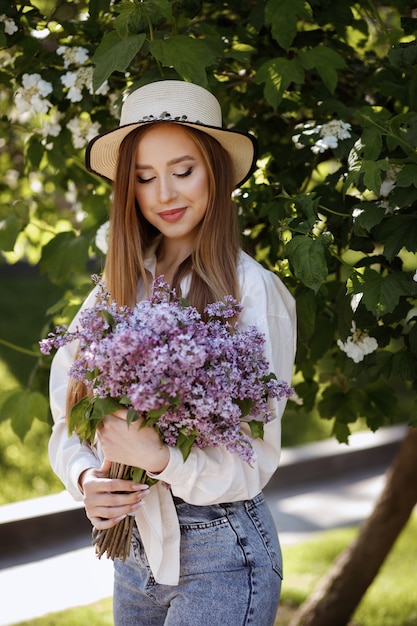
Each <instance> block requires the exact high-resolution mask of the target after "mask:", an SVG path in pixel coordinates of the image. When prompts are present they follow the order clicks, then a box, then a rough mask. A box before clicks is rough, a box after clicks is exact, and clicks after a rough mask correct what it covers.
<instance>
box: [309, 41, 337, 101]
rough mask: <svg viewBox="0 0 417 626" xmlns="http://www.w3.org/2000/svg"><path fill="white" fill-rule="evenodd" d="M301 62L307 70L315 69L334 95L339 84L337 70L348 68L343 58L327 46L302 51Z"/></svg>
mask: <svg viewBox="0 0 417 626" xmlns="http://www.w3.org/2000/svg"><path fill="white" fill-rule="evenodd" d="M300 62H301V64H302V66H303V67H304V68H305V69H306V70H312V69H315V70H316V71H317V72H318V74H319V75H320V77H321V79H322V80H323V83H324V84H325V85H326V87H327V89H328V90H329V91H330V93H334V90H335V89H336V85H337V82H338V73H337V70H340V69H342V68H344V67H346V62H345V60H344V59H343V57H342V56H341V55H340V54H339V53H338V52H336V51H335V50H332V49H331V48H328V47H327V46H318V47H316V48H311V49H310V50H301V51H300Z"/></svg>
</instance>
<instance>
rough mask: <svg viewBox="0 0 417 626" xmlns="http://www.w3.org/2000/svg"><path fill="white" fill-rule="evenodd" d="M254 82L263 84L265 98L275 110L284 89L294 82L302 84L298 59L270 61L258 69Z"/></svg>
mask: <svg viewBox="0 0 417 626" xmlns="http://www.w3.org/2000/svg"><path fill="white" fill-rule="evenodd" d="M255 82H257V83H265V97H266V99H267V100H268V102H269V103H270V104H271V106H272V107H273V108H274V110H277V108H278V106H279V104H280V102H281V100H282V98H283V96H284V93H285V91H286V89H288V87H289V86H290V85H291V84H292V83H294V82H295V83H299V84H301V83H303V82H304V72H303V68H302V66H301V64H300V63H299V61H298V59H285V58H279V59H272V60H270V61H266V62H265V63H264V64H263V65H261V67H260V68H259V69H258V71H257V74H256V77H255Z"/></svg>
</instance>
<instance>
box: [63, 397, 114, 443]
mask: <svg viewBox="0 0 417 626" xmlns="http://www.w3.org/2000/svg"><path fill="white" fill-rule="evenodd" d="M119 409H120V403H119V402H118V401H117V400H114V399H113V398H96V399H95V400H94V401H93V402H92V401H91V399H90V398H89V397H88V396H84V398H81V400H80V401H79V402H77V403H76V404H75V405H74V406H73V407H72V409H71V411H70V416H69V423H68V434H69V436H71V434H72V433H73V432H74V431H75V432H76V433H77V434H78V436H79V437H80V439H81V440H82V441H92V440H93V439H94V435H95V432H96V428H97V426H98V425H99V424H100V422H101V421H102V419H103V418H104V417H105V416H106V415H109V414H110V413H114V412H115V411H117V410H119Z"/></svg>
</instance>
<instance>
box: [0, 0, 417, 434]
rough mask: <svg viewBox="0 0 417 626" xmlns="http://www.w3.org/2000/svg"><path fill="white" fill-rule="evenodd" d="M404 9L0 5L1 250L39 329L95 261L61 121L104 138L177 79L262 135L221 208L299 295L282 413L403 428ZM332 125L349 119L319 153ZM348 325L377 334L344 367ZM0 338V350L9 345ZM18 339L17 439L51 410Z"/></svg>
mask: <svg viewBox="0 0 417 626" xmlns="http://www.w3.org/2000/svg"><path fill="white" fill-rule="evenodd" d="M413 6H414V5H413V3H409V2H406V1H403V0H392V1H390V2H388V1H384V0H381V1H380V2H376V1H372V0H369V1H366V2H353V1H351V0H344V1H343V2H333V1H332V0H311V1H310V2H305V1H304V0H266V1H261V2H252V1H248V0H239V1H230V2H200V1H199V0H178V1H174V2H168V1H166V0H143V1H142V2H140V1H138V0H122V1H115V2H110V0H90V2H88V1H87V0H74V1H73V2H71V3H68V2H60V1H53V0H36V1H35V0H33V2H30V1H29V0H24V1H22V2H5V0H1V1H0V46H1V49H0V58H1V60H2V63H1V69H0V128H1V138H0V171H1V174H2V177H1V183H0V248H1V250H2V252H1V256H0V262H1V263H2V264H15V263H17V262H18V261H20V260H26V261H28V262H29V263H31V264H33V265H37V266H38V267H39V269H40V271H41V272H42V274H43V275H44V276H46V277H47V279H48V280H49V281H50V283H51V284H52V285H54V287H55V288H56V289H57V292H56V293H57V301H56V302H55V303H54V304H53V305H51V306H50V308H49V311H48V316H47V318H46V319H45V324H44V327H43V328H42V330H41V333H40V336H42V335H45V334H46V333H47V331H48V328H49V327H53V326H55V324H57V323H61V322H64V321H67V320H68V319H69V318H70V317H71V316H72V315H73V314H74V312H75V310H76V308H77V307H78V306H79V304H80V302H81V301H82V298H83V297H84V296H85V294H86V293H87V291H88V290H89V289H90V286H91V282H90V279H89V275H90V274H91V272H92V271H100V269H101V267H102V265H103V255H102V253H101V252H100V250H99V248H98V247H97V243H96V234H97V230H98V229H99V227H100V226H101V225H102V224H103V223H104V222H106V220H107V217H108V208H109V200H108V198H109V193H110V191H111V190H110V188H109V186H108V185H107V184H106V183H105V182H103V181H102V180H100V179H98V178H97V177H95V176H93V175H92V174H90V173H88V172H87V171H86V170H85V167H84V161H83V155H84V148H83V147H82V148H76V147H75V146H74V137H73V133H72V131H71V126H72V122H73V120H74V119H75V120H81V121H82V124H83V125H84V131H85V132H86V133H88V132H89V130H90V129H91V125H92V124H97V125H99V128H100V132H102V131H105V130H106V129H110V128H113V127H114V126H115V125H116V124H117V121H116V118H117V112H118V111H119V108H120V103H121V100H122V93H123V92H124V91H125V90H126V89H130V90H131V89H133V88H135V87H137V86H139V85H141V84H144V83H148V82H149V81H152V80H157V79H161V78H179V79H183V80H188V81H193V82H196V83H199V84H201V85H203V86H206V87H208V88H209V89H210V90H212V91H213V92H214V93H215V95H216V96H217V98H218V99H219V101H220V103H221V105H222V109H223V112H224V121H225V124H227V125H228V126H231V127H234V128H237V129H240V130H243V131H249V132H252V133H254V134H255V135H256V136H257V137H258V139H259V145H260V153H259V160H258V169H257V171H256V173H255V176H254V177H252V179H251V180H250V181H249V182H247V183H246V184H245V185H244V186H243V187H242V189H241V192H240V194H237V195H236V198H235V200H236V204H237V210H238V211H239V214H240V216H241V222H242V234H243V241H244V246H245V248H246V249H247V250H248V251H249V252H250V253H251V254H253V255H254V256H255V257H256V258H257V259H258V260H259V261H260V262H262V263H263V264H264V265H266V266H267V267H268V268H270V269H271V270H273V271H275V272H276V273H277V274H278V275H280V276H281V277H282V278H283V280H284V281H285V283H286V284H287V285H288V287H289V288H290V289H291V291H292V292H293V293H294V295H295V297H296V301H297V312H298V320H299V326H298V352H297V362H296V369H295V372H294V380H293V383H294V385H295V388H296V392H297V396H298V398H299V403H295V402H290V403H289V407H290V411H291V412H299V413H300V414H303V415H305V414H309V413H310V412H316V413H318V414H319V415H320V416H321V417H322V418H324V419H325V420H329V424H331V428H332V432H333V433H334V434H335V436H336V437H337V438H338V439H339V440H340V441H347V440H348V436H349V433H350V432H351V430H352V428H354V427H355V426H354V425H355V423H357V422H358V420H365V422H366V424H367V425H368V426H369V427H370V428H371V429H373V430H375V429H377V428H379V427H380V426H382V425H384V424H389V423H391V422H392V421H393V420H397V419H398V417H401V418H403V417H404V416H406V419H407V420H408V421H409V423H410V424H413V425H416V424H417V404H416V402H415V400H414V398H415V390H416V380H417V376H416V373H417V324H416V319H417V306H416V297H417V273H416V272H417V256H416V251H417V212H416V202H417V153H416V148H417V72H416V60H417V44H416V32H417V15H416V9H414V8H413ZM13 24H14V25H15V26H14V27H13ZM11 26H12V27H11ZM61 46H67V47H68V48H69V49H72V50H73V51H75V50H76V49H77V48H78V47H82V48H84V49H85V50H86V51H87V52H88V55H87V60H85V61H83V62H82V63H80V62H77V61H76V60H74V59H73V60H72V61H71V62H69V64H67V66H65V59H64V57H63V55H62V53H61V52H60V51H59V50H60V47H61ZM81 67H82V68H84V69H85V68H91V71H93V78H92V84H93V88H92V89H88V87H83V88H82V89H81V96H80V99H78V100H75V99H74V98H72V99H71V98H70V97H69V96H70V93H69V90H68V87H65V86H64V84H63V83H62V81H61V78H62V77H63V76H64V75H65V74H66V73H67V72H68V71H73V72H78V71H79V70H80V68H81ZM25 74H29V75H34V74H35V75H38V78H37V82H38V84H39V83H40V81H41V80H43V81H47V82H48V83H49V84H50V86H51V92H50V93H49V94H48V95H47V96H45V99H46V100H47V101H48V107H47V111H46V112H44V113H42V112H36V110H35V109H32V110H31V111H29V112H27V113H25V114H23V115H22V114H20V115H19V114H18V112H17V110H16V99H17V98H18V97H19V94H21V88H22V84H23V83H24V76H25ZM103 85H104V86H105V87H106V89H107V93H103ZM332 120H333V121H334V120H336V122H337V124H339V125H340V123H341V122H343V123H344V124H348V125H349V126H348V127H346V128H348V129H349V130H348V132H347V133H346V134H345V135H344V136H343V137H339V138H338V139H337V140H336V141H334V142H333V143H332V144H331V145H330V144H328V145H327V144H326V145H325V146H324V147H323V146H322V147H323V149H322V150H319V149H318V148H317V141H318V139H319V138H320V137H321V138H322V139H323V138H324V136H323V135H321V136H320V132H321V131H320V129H322V128H323V126H324V125H326V124H328V123H329V122H331V121H332ZM52 123H55V124H59V126H60V132H59V134H56V133H55V131H53V130H52V126H50V125H51V124H52ZM97 128H98V126H97ZM0 306H1V305H0ZM2 314H4V310H3V313H2ZM26 319H27V323H28V324H30V308H29V309H28V311H27V318H26ZM352 323H354V324H355V325H356V328H357V329H360V331H362V332H363V333H365V334H366V335H369V336H370V337H373V338H375V340H376V341H377V343H378V348H377V349H376V350H374V351H373V352H372V353H370V354H368V355H366V356H365V357H364V358H363V360H361V361H359V362H358V363H355V362H354V361H353V360H352V359H350V358H349V357H348V356H347V355H346V354H345V352H343V351H342V350H341V349H340V347H339V345H338V343H337V342H338V340H339V341H343V342H344V341H346V339H347V338H348V337H349V336H350V335H351V333H352V330H351V329H352ZM0 342H1V343H3V345H7V346H8V349H9V347H10V346H9V344H10V338H9V337H0ZM20 347H21V348H24V349H25V350H29V352H32V353H33V356H32V358H33V365H34V368H33V371H32V372H31V374H30V375H29V376H28V380H27V384H23V385H19V384H17V385H8V386H7V388H4V389H3V390H1V391H0V421H9V420H10V424H11V426H12V428H13V430H14V431H15V432H16V433H17V434H18V435H19V436H20V437H24V435H25V434H26V433H27V432H28V431H29V430H30V428H31V425H32V422H33V420H34V419H35V418H38V419H40V420H43V421H46V422H48V421H50V415H49V409H48V401H47V379H48V368H49V361H48V360H47V359H46V358H45V357H42V358H41V357H40V355H39V351H38V349H37V347H36V345H35V347H33V345H26V346H20ZM410 398H411V401H410Z"/></svg>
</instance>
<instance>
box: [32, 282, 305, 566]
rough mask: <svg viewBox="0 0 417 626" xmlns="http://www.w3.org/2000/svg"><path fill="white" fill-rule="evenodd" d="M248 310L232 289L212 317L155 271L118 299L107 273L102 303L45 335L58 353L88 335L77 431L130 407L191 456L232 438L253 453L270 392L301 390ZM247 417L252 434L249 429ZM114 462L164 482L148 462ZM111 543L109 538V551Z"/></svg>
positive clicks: (81, 358) (78, 367) (74, 423)
mask: <svg viewBox="0 0 417 626" xmlns="http://www.w3.org/2000/svg"><path fill="white" fill-rule="evenodd" d="M95 280H96V282H97V281H98V279H97V278H96V279H95ZM240 311H241V306H240V305H239V304H238V303H237V302H236V300H235V299H234V298H232V297H231V296H227V297H225V298H224V300H223V301H221V302H216V303H214V304H210V305H209V306H208V307H207V308H206V309H205V315H206V317H207V321H205V320H204V319H203V318H202V316H201V315H200V313H199V312H198V311H197V310H196V309H195V308H194V307H192V306H189V305H188V304H187V302H186V301H185V300H183V299H181V298H179V297H177V295H176V294H175V292H174V291H173V290H171V289H170V287H169V285H167V284H166V283H164V281H163V279H162V278H158V279H156V280H155V281H154V285H153V294H152V296H151V297H150V298H149V299H148V300H144V301H142V302H139V303H138V304H137V305H136V306H135V307H134V308H129V307H121V308H118V307H117V306H116V305H115V304H114V303H112V302H110V298H109V294H108V293H107V291H106V288H105V285H103V283H99V294H98V298H97V301H96V304H95V305H94V306H93V307H91V308H88V309H85V310H84V311H82V313H81V315H80V318H79V325H78V327H77V328H76V329H75V330H74V331H73V332H69V331H67V330H66V328H57V330H56V333H50V334H49V336H48V338H47V339H44V340H42V341H41V342H40V347H41V352H42V353H44V354H49V353H50V352H51V350H52V349H53V348H59V347H61V346H63V345H65V344H67V343H68V342H72V341H74V340H78V341H79V350H78V356H77V358H76V360H75V361H74V363H73V365H72V366H71V368H70V370H69V376H70V377H71V378H73V379H74V380H75V381H80V382H82V383H84V384H85V385H86V387H87V390H88V393H87V395H86V396H85V397H84V398H82V399H81V400H80V401H79V402H78V403H77V404H76V405H75V406H74V407H73V408H72V410H71V413H70V416H69V432H70V433H71V432H73V431H74V430H75V431H76V432H77V433H78V435H79V437H80V438H81V440H82V441H86V442H92V441H93V440H94V434H95V430H96V428H97V426H98V424H99V423H100V421H101V420H102V419H103V417H104V416H105V415H107V414H109V413H113V412H115V411H117V410H118V409H120V408H126V409H127V411H128V412H127V423H128V424H131V423H132V422H135V421H137V420H139V419H141V420H142V423H143V424H144V425H145V424H146V425H152V426H154V427H155V428H157V429H158V431H159V433H160V435H161V438H162V440H163V441H164V442H165V443H166V444H168V445H170V446H177V447H178V448H179V449H180V450H181V451H182V454H183V457H184V459H186V458H187V456H188V455H189V453H190V450H191V448H192V446H193V445H196V446H198V447H200V448H205V447H208V446H214V447H217V446H224V447H225V448H226V449H227V450H228V451H229V452H231V453H234V454H238V455H239V456H240V457H241V458H242V459H243V460H245V461H247V462H248V463H250V462H251V461H252V460H253V455H254V453H253V448H252V443H251V440H252V438H255V437H262V436H263V425H264V423H266V422H268V421H270V419H271V418H272V415H271V411H270V408H269V405H268V398H269V397H271V398H277V399H281V398H287V397H290V396H291V394H292V393H293V390H292V388H291V387H289V385H288V384H287V383H286V382H285V381H280V380H277V378H276V376H275V374H273V373H271V372H269V371H268V369H269V368H268V363H267V361H266V359H265V357H264V344H265V338H264V336H263V335H262V333H260V332H259V330H258V329H257V328H256V327H251V328H250V329H248V330H240V329H239V327H238V325H237V324H234V320H236V319H237V317H238V315H239V313H240ZM242 421H246V422H248V424H249V426H250V430H251V436H252V437H249V436H248V435H246V434H245V433H244V432H242V428H241V422H242ZM114 471H115V474H113V475H117V476H121V477H127V478H133V480H135V481H137V482H147V483H148V484H153V482H155V481H153V480H152V479H150V478H149V477H147V475H146V473H145V472H144V471H143V470H141V469H140V468H125V467H120V466H118V467H117V468H114ZM120 524H122V522H120ZM116 528H117V527H116ZM110 530H113V529H110ZM106 532H107V533H109V531H106ZM96 539H97V537H96ZM96 543H97V542H96ZM113 543H114V542H113ZM129 543H130V538H129ZM104 545H107V543H106V544H104V543H103V541H101V547H100V549H102V550H103V552H104V551H105V550H106V549H107V548H106V547H103V546H104ZM103 552H101V553H103ZM119 552H120V551H119ZM99 556H101V554H100V555H99ZM109 556H113V557H114V556H119V557H120V553H119V554H117V555H115V554H112V555H109Z"/></svg>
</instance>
